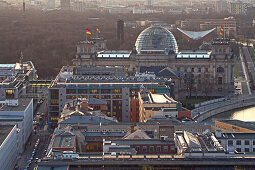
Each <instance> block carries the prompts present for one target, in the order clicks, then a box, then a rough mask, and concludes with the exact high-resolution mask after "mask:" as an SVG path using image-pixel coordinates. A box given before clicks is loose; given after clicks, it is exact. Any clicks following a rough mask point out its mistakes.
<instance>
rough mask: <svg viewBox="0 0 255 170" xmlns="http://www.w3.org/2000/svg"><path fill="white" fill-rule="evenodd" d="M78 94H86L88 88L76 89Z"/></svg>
mask: <svg viewBox="0 0 255 170" xmlns="http://www.w3.org/2000/svg"><path fill="white" fill-rule="evenodd" d="M78 93H79V94H87V93H88V90H87V89H78Z"/></svg>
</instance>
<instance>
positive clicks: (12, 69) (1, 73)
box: [0, 61, 37, 101]
mask: <svg viewBox="0 0 255 170" xmlns="http://www.w3.org/2000/svg"><path fill="white" fill-rule="evenodd" d="M33 80H37V74H36V70H35V67H34V65H33V63H32V62H30V61H29V62H20V63H16V64H0V81H1V82H0V100H2V101H4V100H6V99H7V100H12V99H18V98H20V97H22V96H26V95H27V93H28V92H29V90H30V83H29V81H33Z"/></svg>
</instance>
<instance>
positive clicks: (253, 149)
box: [236, 148, 255, 152]
mask: <svg viewBox="0 0 255 170" xmlns="http://www.w3.org/2000/svg"><path fill="white" fill-rule="evenodd" d="M236 151H237V152H242V149H241V148H236ZM244 152H255V148H252V151H250V148H244Z"/></svg>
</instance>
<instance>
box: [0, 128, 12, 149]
mask: <svg viewBox="0 0 255 170" xmlns="http://www.w3.org/2000/svg"><path fill="white" fill-rule="evenodd" d="M14 126H15V125H0V146H1V145H2V143H3V142H4V140H5V139H6V137H7V136H8V135H9V133H10V132H11V131H12V129H13V127H14Z"/></svg>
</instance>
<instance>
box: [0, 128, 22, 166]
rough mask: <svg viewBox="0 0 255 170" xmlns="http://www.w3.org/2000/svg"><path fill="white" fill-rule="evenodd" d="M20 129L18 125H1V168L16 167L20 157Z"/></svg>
mask: <svg viewBox="0 0 255 170" xmlns="http://www.w3.org/2000/svg"><path fill="white" fill-rule="evenodd" d="M17 134H18V131H17V126H16V125H0V165H1V169H3V170H4V169H14V167H15V165H16V163H17V159H18V144H19V143H18V135H17Z"/></svg>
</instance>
